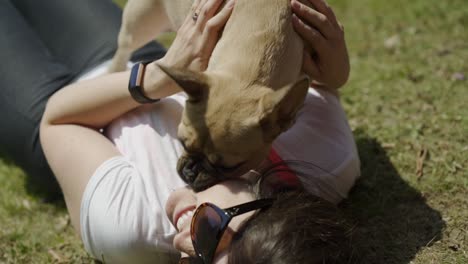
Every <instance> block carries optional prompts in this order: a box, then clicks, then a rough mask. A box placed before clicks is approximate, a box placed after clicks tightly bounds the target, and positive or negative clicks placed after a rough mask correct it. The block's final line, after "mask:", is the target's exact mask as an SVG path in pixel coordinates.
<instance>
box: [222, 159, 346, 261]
mask: <svg viewBox="0 0 468 264" xmlns="http://www.w3.org/2000/svg"><path fill="white" fill-rule="evenodd" d="M283 168H284V167H283ZM276 198H277V199H276V200H275V202H274V203H273V205H271V206H270V207H268V208H266V209H264V210H261V211H258V212H257V213H256V214H255V215H254V216H253V217H251V218H250V219H249V220H248V221H247V222H246V223H245V224H244V225H243V227H242V229H241V230H240V232H238V233H237V234H236V235H235V237H234V239H233V242H232V244H231V250H230V256H229V263H231V264H233V263H242V264H247V263H255V264H282V263H284V264H296V263H298V264H299V263H307V264H315V263H317V264H323V263H353V262H354V261H353V260H352V249H351V244H350V235H351V232H350V230H351V228H350V226H349V225H348V224H347V223H346V221H345V219H344V217H343V216H342V215H341V212H340V211H339V209H338V208H337V206H336V205H334V204H333V203H331V202H328V201H326V200H324V199H322V198H320V197H318V196H315V195H313V194H310V193H309V192H307V191H305V190H304V189H303V188H298V189H296V190H289V191H286V192H281V193H278V194H277V195H276Z"/></svg>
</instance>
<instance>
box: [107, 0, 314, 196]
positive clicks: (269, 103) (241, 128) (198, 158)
mask: <svg viewBox="0 0 468 264" xmlns="http://www.w3.org/2000/svg"><path fill="white" fill-rule="evenodd" d="M191 5H192V1H191V0H165V1H164V0H133V1H132V0H130V1H129V2H128V4H127V6H126V7H125V10H124V17H123V25H122V28H121V32H120V35H119V50H118V52H117V53H116V56H115V58H114V64H113V67H114V70H120V69H123V68H124V66H125V64H126V62H127V61H128V59H129V57H130V53H131V51H133V50H135V49H136V48H138V47H140V46H142V45H144V44H145V43H146V42H148V41H150V40H151V39H153V38H154V36H155V35H156V34H157V33H158V32H161V31H163V30H167V29H169V28H170V27H172V29H177V28H178V27H179V26H180V25H181V23H182V22H183V20H184V19H185V17H186V16H187V14H188V12H190V7H191ZM154 25H158V26H157V27H155V26H154ZM302 54H303V42H302V40H301V39H300V37H299V36H298V35H297V34H296V32H295V31H294V29H293V26H292V22H291V9H290V0H237V2H236V5H235V8H234V10H233V13H232V15H231V17H230V19H229V21H228V23H227V24H226V26H225V29H224V31H223V35H222V37H221V39H220V41H219V42H218V44H217V46H216V48H215V50H214V52H213V54H212V57H211V59H210V62H209V66H208V69H207V70H206V71H205V72H203V73H195V72H189V71H187V70H181V69H171V68H165V67H161V68H162V69H163V70H164V71H165V72H166V73H167V74H168V75H169V76H170V77H171V78H172V79H174V81H175V82H176V83H177V84H178V85H179V86H180V87H181V88H182V89H183V90H184V91H185V92H186V93H187V94H188V96H189V99H188V100H187V104H186V107H185V110H184V113H183V116H182V120H181V123H180V125H179V131H178V135H179V138H180V140H181V142H182V144H183V145H184V148H185V150H186V154H184V155H183V156H182V157H181V158H180V159H179V162H178V166H177V167H178V168H177V169H178V172H179V174H180V175H181V177H182V178H183V179H184V180H185V181H186V182H188V183H189V184H191V185H192V187H193V188H194V189H195V190H201V189H204V188H206V187H207V186H210V185H212V184H214V183H215V182H217V181H219V180H222V179H223V178H224V177H230V176H233V175H241V174H243V173H245V172H246V171H248V170H249V169H252V168H256V167H257V166H258V165H259V163H260V162H261V161H262V160H263V159H264V158H265V157H266V156H267V155H268V153H269V150H270V148H271V144H272V142H273V140H274V139H275V138H276V137H277V136H278V135H279V134H280V133H281V132H283V131H285V130H287V129H288V128H290V127H291V126H292V125H293V124H294V121H295V116H296V113H297V112H298V110H299V109H300V108H301V106H302V104H303V102H304V99H305V96H306V94H307V90H308V87H309V80H308V78H307V77H306V76H305V75H303V74H301V66H302Z"/></svg>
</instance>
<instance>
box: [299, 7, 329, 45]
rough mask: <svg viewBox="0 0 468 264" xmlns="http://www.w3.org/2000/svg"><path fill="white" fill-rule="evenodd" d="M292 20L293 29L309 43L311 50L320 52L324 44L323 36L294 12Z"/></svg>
mask: <svg viewBox="0 0 468 264" xmlns="http://www.w3.org/2000/svg"><path fill="white" fill-rule="evenodd" d="M292 20H293V25H294V29H295V30H296V32H297V33H298V34H299V35H300V36H301V37H302V38H303V39H304V40H305V41H306V45H307V44H308V45H310V46H311V47H312V48H313V50H315V51H317V52H318V53H321V51H322V50H323V49H324V47H325V45H326V43H325V38H324V37H323V36H322V34H321V33H320V32H319V31H318V30H317V29H315V28H313V27H311V26H309V25H307V24H306V23H304V21H302V20H301V19H300V18H299V17H298V16H296V15H295V14H293V17H292Z"/></svg>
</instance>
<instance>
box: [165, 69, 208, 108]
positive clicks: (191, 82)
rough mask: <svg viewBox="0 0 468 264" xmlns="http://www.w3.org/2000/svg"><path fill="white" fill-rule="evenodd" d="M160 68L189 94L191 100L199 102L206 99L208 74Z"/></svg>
mask: <svg viewBox="0 0 468 264" xmlns="http://www.w3.org/2000/svg"><path fill="white" fill-rule="evenodd" d="M158 66H159V68H160V69H161V70H162V71H163V72H165V73H166V74H167V75H168V76H169V77H170V78H171V79H173V80H174V81H175V82H176V83H177V85H179V87H180V88H181V89H182V90H184V91H185V93H187V95H188V96H189V99H190V100H192V101H199V100H201V99H203V98H206V96H207V94H208V88H209V84H208V83H209V82H208V76H207V75H206V74H204V73H201V72H194V71H190V70H186V69H177V68H173V67H166V66H163V65H161V64H159V65H158Z"/></svg>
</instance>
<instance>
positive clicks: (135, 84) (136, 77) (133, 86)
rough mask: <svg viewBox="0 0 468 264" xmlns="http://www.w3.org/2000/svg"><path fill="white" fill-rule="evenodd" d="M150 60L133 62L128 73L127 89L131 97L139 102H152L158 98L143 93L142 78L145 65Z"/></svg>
mask: <svg viewBox="0 0 468 264" xmlns="http://www.w3.org/2000/svg"><path fill="white" fill-rule="evenodd" d="M151 62H152V61H142V62H138V63H135V65H133V67H132V71H131V73H130V81H129V82H128V91H129V92H130V95H132V98H133V99H134V100H135V101H137V102H138V103H140V104H152V103H156V102H158V101H159V99H151V98H149V97H147V96H146V95H145V94H144V93H143V79H144V77H145V71H146V65H148V64H149V63H151Z"/></svg>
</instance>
